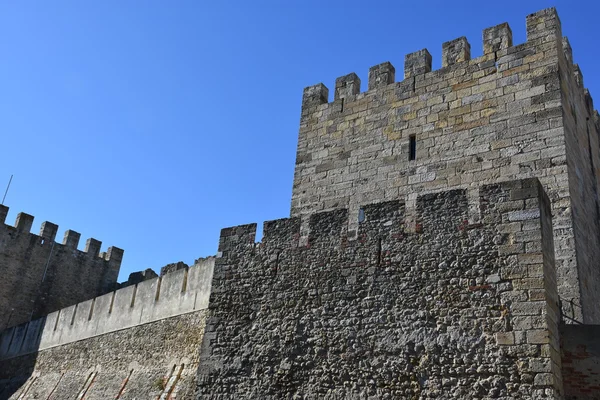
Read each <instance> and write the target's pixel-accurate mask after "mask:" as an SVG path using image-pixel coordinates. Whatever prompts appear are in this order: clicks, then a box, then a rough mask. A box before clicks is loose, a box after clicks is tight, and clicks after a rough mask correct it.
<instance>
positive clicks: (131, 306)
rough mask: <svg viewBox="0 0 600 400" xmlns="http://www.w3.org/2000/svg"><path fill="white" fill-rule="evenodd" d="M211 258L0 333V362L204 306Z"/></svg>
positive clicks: (208, 290) (206, 297)
mask: <svg viewBox="0 0 600 400" xmlns="http://www.w3.org/2000/svg"><path fill="white" fill-rule="evenodd" d="M213 264H214V258H213V257H208V258H205V259H200V260H197V262H196V264H195V265H194V266H192V267H189V268H182V269H179V270H176V271H173V272H170V273H167V274H165V275H164V276H160V277H155V278H153V279H148V280H145V281H141V282H139V283H137V284H134V285H131V286H127V287H124V288H122V289H119V290H116V291H114V292H110V293H107V294H105V295H102V296H98V297H94V298H92V299H90V300H87V301H84V302H81V303H77V304H74V305H71V306H69V307H66V308H63V309H60V310H58V311H55V312H53V313H50V314H49V315H47V316H45V317H42V318H39V319H36V320H33V321H30V322H27V323H24V324H21V325H18V326H15V327H12V328H9V329H6V330H4V331H3V332H1V333H0V360H4V359H8V358H13V357H18V356H22V355H25V354H29V353H32V352H37V351H41V350H46V349H50V348H52V347H56V346H61V345H65V344H68V343H72V342H75V341H78V340H82V339H87V338H91V337H94V336H98V335H104V334H106V333H110V332H115V331H118V330H121V329H127V328H131V327H134V326H138V325H143V324H147V323H150V322H154V321H158V320H161V319H165V318H169V317H173V316H176V315H181V314H185V313H190V312H194V311H198V310H202V309H206V308H207V307H208V299H209V295H210V288H211V280H212V273H213Z"/></svg>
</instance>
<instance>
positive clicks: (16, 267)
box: [0, 205, 123, 330]
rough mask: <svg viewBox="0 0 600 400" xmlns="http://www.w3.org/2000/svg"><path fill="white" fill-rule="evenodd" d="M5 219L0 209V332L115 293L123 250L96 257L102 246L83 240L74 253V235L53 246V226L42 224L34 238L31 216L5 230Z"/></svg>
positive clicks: (76, 238)
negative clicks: (82, 249)
mask: <svg viewBox="0 0 600 400" xmlns="http://www.w3.org/2000/svg"><path fill="white" fill-rule="evenodd" d="M7 214H8V207H6V206H3V205H0V276H1V277H2V279H0V330H1V329H6V328H7V327H10V326H14V325H18V324H21V323H23V322H26V321H29V320H31V319H35V318H39V317H42V316H44V315H46V314H49V313H51V312H53V311H56V310H58V309H60V308H63V307H67V306H70V305H73V304H76V303H78V302H81V301H84V300H87V299H90V298H92V297H95V296H99V295H102V294H104V293H107V292H110V291H112V290H114V289H115V286H116V283H117V277H118V275H119V269H120V267H121V260H122V259H123V250H121V249H119V248H117V247H109V248H108V251H107V252H106V253H104V252H103V253H101V252H100V247H101V245H102V242H100V241H98V240H96V239H88V240H87V242H86V245H85V250H84V251H80V250H78V249H77V246H78V244H79V239H80V234H79V233H77V232H75V231H72V230H68V231H66V232H65V236H64V240H63V242H62V243H57V242H55V241H54V239H55V238H56V233H57V231H58V226H57V225H55V224H53V223H51V222H44V223H43V224H42V226H41V229H40V233H39V235H35V234H33V233H30V230H31V227H32V225H33V216H31V215H28V214H25V213H20V214H19V215H18V216H17V221H16V224H15V226H10V225H5V224H4V222H5V220H6V215H7Z"/></svg>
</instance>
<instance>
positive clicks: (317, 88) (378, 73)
mask: <svg viewBox="0 0 600 400" xmlns="http://www.w3.org/2000/svg"><path fill="white" fill-rule="evenodd" d="M526 26H527V42H526V43H523V44H520V45H517V46H514V45H513V38H512V30H511V28H510V26H509V24H508V23H506V22H505V23H502V24H499V25H496V26H493V27H489V28H486V29H484V30H483V41H482V44H483V54H482V56H480V57H477V58H475V59H471V45H470V44H469V42H468V40H467V38H466V37H464V36H463V37H460V38H457V39H454V40H451V41H448V42H444V43H443V44H442V58H441V59H442V68H441V69H440V70H435V71H432V56H431V54H430V53H429V51H428V50H427V49H422V50H419V51H417V52H414V53H410V54H407V55H406V56H405V60H404V80H403V81H400V82H397V85H396V86H397V88H403V89H404V90H406V89H407V88H409V89H412V91H413V92H415V94H422V92H420V91H419V90H416V89H417V88H418V85H417V83H416V82H415V79H418V80H427V79H428V78H435V79H436V80H444V79H451V78H458V81H459V82H458V83H460V77H457V76H456V72H461V69H462V68H468V69H470V70H472V71H478V70H479V71H484V70H486V69H488V68H492V67H494V69H495V72H498V73H499V72H502V71H506V70H509V69H511V68H515V67H517V65H515V64H514V63H511V61H514V60H515V59H516V57H517V56H518V55H519V54H518V53H520V52H523V51H527V50H526V49H527V48H530V47H532V46H538V45H541V44H545V43H551V42H552V41H554V40H558V39H559V38H561V35H562V33H561V24H560V19H559V18H558V15H557V13H556V9H555V8H548V9H545V10H542V11H539V12H537V13H533V14H530V15H529V16H527V18H526ZM565 39H566V38H565ZM563 43H564V42H563ZM567 43H568V42H567ZM569 51H570V46H569ZM575 74H576V75H578V76H579V77H578V78H577V79H578V80H580V84H581V85H583V80H582V79H583V78H582V77H581V71H580V70H579V67H578V66H575ZM405 81H410V82H411V83H412V85H411V84H409V85H407V84H406V83H407V82H405ZM394 83H396V82H395V68H394V66H393V65H392V64H391V63H389V62H385V63H382V64H379V65H376V66H373V67H371V68H370V69H369V82H368V90H367V91H366V92H361V91H360V87H361V80H360V78H359V77H358V75H356V73H354V72H352V73H350V74H347V75H344V76H342V77H339V78H337V79H336V81H335V91H334V99H333V102H331V103H330V102H329V101H328V97H329V90H328V89H327V87H326V86H325V85H324V84H322V83H319V84H317V85H314V86H309V87H307V88H305V89H304V96H303V100H302V106H303V109H305V108H313V107H314V106H315V105H322V104H330V105H331V104H334V105H335V104H336V102H338V101H341V100H342V99H346V100H345V101H346V102H348V101H352V100H360V99H361V98H363V97H364V96H368V95H370V94H372V93H373V91H376V90H377V89H379V88H382V87H385V86H387V85H392V84H394ZM319 110H320V111H323V110H324V108H319ZM304 114H305V113H303V115H304Z"/></svg>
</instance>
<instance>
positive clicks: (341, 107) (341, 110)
mask: <svg viewBox="0 0 600 400" xmlns="http://www.w3.org/2000/svg"><path fill="white" fill-rule="evenodd" d="M341 104H342V105H341V106H340V112H344V98H343V97H342V103H341Z"/></svg>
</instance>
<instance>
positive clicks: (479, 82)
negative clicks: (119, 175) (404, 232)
mask: <svg viewBox="0 0 600 400" xmlns="http://www.w3.org/2000/svg"><path fill="white" fill-rule="evenodd" d="M526 27H527V41H526V42H525V43H522V44H518V45H513V41H512V33H511V29H510V26H509V25H508V24H507V23H503V24H500V25H497V26H494V27H491V28H487V29H485V30H484V32H483V55H482V56H481V57H477V58H475V59H471V45H470V44H469V43H468V41H467V39H466V38H465V37H461V38H458V39H455V40H452V41H449V42H446V43H444V44H443V45H442V66H443V67H442V68H441V69H439V70H436V71H432V68H431V66H432V62H431V60H432V57H431V55H430V53H429V52H428V51H427V49H423V50H420V51H417V52H414V53H411V54H408V55H407V56H406V57H405V62H404V74H403V76H404V79H403V80H402V81H399V82H396V81H395V75H396V69H395V68H394V66H393V65H392V64H390V63H389V62H386V63H382V64H379V65H377V66H374V67H372V68H371V69H370V70H369V83H368V90H367V91H365V92H361V80H360V78H359V77H358V76H357V75H356V74H355V73H350V74H347V75H344V76H342V77H340V78H338V79H336V81H335V90H334V93H333V101H330V100H329V90H328V89H327V87H326V86H325V85H323V84H318V85H315V86H311V87H308V88H306V89H305V90H304V95H303V100H302V116H301V122H300V132H299V139H298V148H297V155H296V170H295V175H294V186H293V194H292V205H291V215H292V216H302V215H310V214H313V213H315V212H321V211H327V210H333V209H336V208H340V207H344V208H348V209H349V213H350V214H351V218H350V223H351V225H350V226H349V228H348V229H349V232H350V234H351V235H350V236H351V237H352V236H353V234H355V233H356V229H357V225H356V223H355V222H354V221H357V216H358V213H359V208H360V205H361V204H368V203H373V202H381V201H393V200H396V199H402V200H403V201H404V203H405V206H406V219H407V221H406V223H407V225H408V226H409V227H411V226H412V227H414V215H415V199H416V197H417V194H420V193H429V192H436V191H440V190H447V189H465V190H467V191H468V193H469V197H471V198H476V197H477V196H478V195H477V188H478V186H479V185H481V184H493V183H497V182H500V181H504V180H507V179H523V178H530V177H536V178H538V179H539V180H540V182H541V183H542V185H543V186H544V189H545V190H546V192H547V193H548V196H549V198H550V199H551V202H552V214H553V217H554V222H555V224H554V226H555V238H554V239H555V240H554V241H555V243H556V255H555V256H556V264H557V273H558V286H559V292H560V296H561V299H562V302H563V304H565V305H568V306H565V307H564V308H563V314H564V315H565V317H566V319H567V320H568V321H569V322H573V321H577V322H583V321H585V322H588V323H593V322H594V321H595V322H598V321H600V311H598V307H596V306H595V305H596V304H598V303H599V302H600V294H599V293H600V290H596V289H598V288H596V287H595V286H594V288H591V287H590V288H586V287H585V285H583V284H581V282H586V281H592V282H597V283H598V284H600V274H599V273H598V268H597V267H596V265H595V264H594V261H593V260H594V259H596V260H597V259H600V254H599V253H598V250H597V249H599V248H600V243H599V242H598V240H599V238H600V227H598V226H597V224H593V223H592V222H593V221H596V220H597V219H598V218H597V217H596V214H597V211H595V209H594V208H595V207H596V205H595V204H594V203H593V202H590V201H587V200H586V199H593V198H594V193H595V190H594V187H597V186H598V182H599V181H598V178H599V176H598V173H599V172H600V170H598V168H599V165H600V155H599V151H600V147H599V146H598V144H597V137H598V134H599V133H600V131H599V130H598V126H597V125H598V123H597V122H596V117H595V115H596V114H597V113H596V112H595V111H594V108H593V102H592V100H591V96H590V95H589V92H588V91H586V90H585V89H584V86H583V79H582V75H581V72H580V71H579V68H578V67H577V66H576V65H573V57H572V54H571V52H570V47H569V46H567V45H564V44H563V38H562V30H561V24H560V20H559V18H558V15H557V14H556V10H555V9H553V8H552V9H547V10H542V11H540V12H537V13H534V14H531V15H529V16H527V19H526ZM567 103H568V105H567ZM567 114H568V115H567ZM571 114H573V115H574V116H575V117H573V118H572V117H571ZM575 120H576V121H577V122H572V121H575ZM575 124H577V126H575ZM587 132H589V135H588V133H587ZM588 136H589V138H590V139H588ZM596 197H597V196H596ZM596 208H597V207H596ZM574 209H575V210H576V211H577V212H578V214H577V215H575V217H573V215H572V210H574ZM475 216H476V213H472V214H471V215H470V216H469V220H471V221H474V220H473V218H474V217H475ZM305 228H306V227H305ZM301 236H303V237H305V236H306V233H305V232H304V233H302V235H301ZM582 291H583V293H582Z"/></svg>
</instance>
